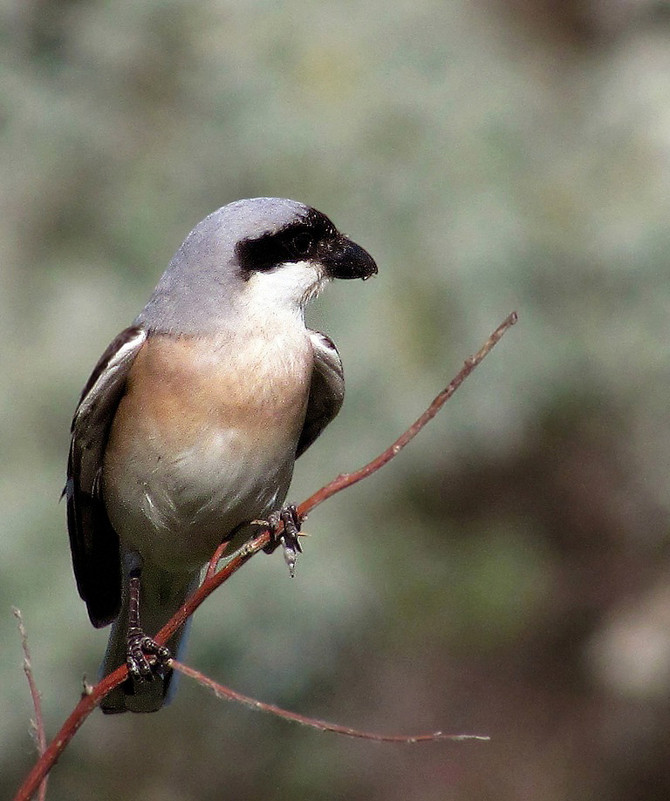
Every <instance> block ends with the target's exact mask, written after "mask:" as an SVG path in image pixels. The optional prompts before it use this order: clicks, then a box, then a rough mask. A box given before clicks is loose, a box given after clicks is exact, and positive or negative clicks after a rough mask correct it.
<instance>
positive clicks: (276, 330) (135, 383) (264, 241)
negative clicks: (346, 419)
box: [65, 198, 377, 712]
mask: <svg viewBox="0 0 670 801" xmlns="http://www.w3.org/2000/svg"><path fill="white" fill-rule="evenodd" d="M376 272H377V266H376V264H375V262H374V260H373V259H372V257H371V256H370V255H369V254H368V253H367V252H366V251H365V250H363V248H361V247H360V246H359V245H357V244H355V243H354V242H352V241H351V240H350V239H348V238H347V237H346V236H344V235H342V234H341V233H340V232H339V231H338V230H337V229H336V228H335V226H334V225H333V224H332V222H331V221H330V220H329V219H328V217H326V216H325V215H324V214H322V213H321V212H318V211H316V210H315V209H313V208H310V207H308V206H305V205H303V204H302V203H297V202H295V201H292V200H285V199H280V198H254V199H251V200H240V201H237V202H235V203H230V204H229V205H227V206H224V207H223V208H221V209H219V210H218V211H215V212H214V213H213V214H210V215H209V217H207V218H205V219H204V220H203V221H202V222H200V223H199V224H198V225H197V226H196V227H195V228H194V229H193V231H191V233H190V234H189V235H188V237H187V238H186V240H185V241H184V243H183V244H182V245H181V247H180V248H179V250H178V251H177V253H176V254H175V256H174V258H173V259H172V261H171V262H170V264H169V266H168V268H167V270H166V271H165V273H164V274H163V276H162V278H161V279H160V281H159V283H158V286H157V287H156V289H155V290H154V293H153V295H152V296H151V298H150V299H149V302H148V303H147V305H146V306H145V307H144V309H143V310H142V312H141V313H140V314H139V316H138V317H137V319H136V320H135V322H134V323H133V325H132V326H130V328H126V329H125V331H122V332H121V333H120V334H119V335H118V336H117V337H116V339H115V340H114V341H113V342H112V344H111V345H110V346H109V347H108V348H107V350H106V351H105V353H104V354H103V355H102V357H101V359H100V361H99V362H98V364H97V366H96V367H95V369H94V370H93V373H92V375H91V377H90V378H89V380H88V383H87V384H86V386H85V387H84V391H83V392H82V395H81V399H80V401H79V405H78V407H77V409H76V412H75V415H74V419H73V421H72V442H71V446H70V456H69V460H68V471H67V472H68V478H67V485H66V488H65V494H66V496H67V519H68V530H69V535H70V546H71V549H72V560H73V565H74V573H75V577H76V580H77V587H78V590H79V594H80V595H81V597H82V598H83V600H84V601H85V602H86V605H87V607H88V614H89V617H90V619H91V622H92V623H93V625H94V626H96V627H101V626H105V625H107V624H108V623H113V626H112V630H111V634H110V639H109V644H108V647H107V652H106V655H105V660H104V662H103V665H102V673H103V675H104V674H106V673H108V672H109V671H110V670H113V669H114V668H116V667H118V666H119V665H121V664H124V663H125V664H127V665H128V668H129V678H128V680H127V681H126V682H125V683H124V684H123V685H121V686H120V687H118V688H116V689H115V690H113V691H112V692H111V693H110V694H109V695H108V696H107V698H106V699H105V701H104V702H103V704H102V707H103V711H105V712H125V711H126V710H130V711H132V712H153V711H156V710H158V709H160V707H161V706H162V705H163V703H164V702H165V700H166V695H167V692H168V688H169V684H170V679H171V671H170V670H169V669H168V668H167V667H166V665H165V663H166V661H167V660H168V659H169V656H170V653H171V652H174V653H176V651H177V648H178V646H179V641H180V639H181V637H182V636H183V631H182V632H179V633H178V634H177V635H175V637H174V638H173V639H172V640H171V641H170V643H168V646H169V650H168V648H165V647H161V646H158V645H157V644H156V643H155V642H154V641H153V640H152V639H151V636H148V635H153V634H155V633H156V631H158V629H159V628H160V627H161V626H162V625H163V624H164V623H166V622H167V620H168V619H169V618H170V617H171V616H172V615H173V614H174V613H175V612H176V611H177V609H178V608H179V607H180V606H181V604H182V603H183V602H184V600H185V598H186V597H187V595H188V594H189V592H190V591H191V590H193V589H194V588H195V587H196V586H197V584H198V581H199V577H200V570H201V568H202V566H203V565H204V563H205V562H206V561H207V560H208V559H209V557H210V556H211V554H212V552H213V551H214V549H215V548H216V547H217V545H218V544H219V543H221V542H222V541H224V540H227V539H230V538H231V537H233V536H234V535H237V534H238V532H240V531H241V530H244V528H245V526H247V525H248V524H249V523H250V521H253V520H257V519H264V520H267V519H273V520H276V515H277V510H279V509H280V508H281V505H282V503H283V502H284V499H285V497H286V493H287V491H288V486H289V483H290V481H291V476H292V473H293V465H294V462H295V460H296V458H297V457H298V456H300V455H301V454H302V453H304V451H305V450H306V449H307V448H308V447H309V446H310V445H311V444H312V443H313V442H314V440H315V439H316V438H317V437H318V436H319V434H320V433H321V432H322V431H323V429H324V428H325V426H327V425H328V423H329V422H330V421H331V420H332V419H333V418H334V417H335V415H336V414H337V413H338V411H339V409H340V406H341V405H342V399H343V395H344V378H343V374H342V363H341V361H340V357H339V354H338V352H337V349H336V348H335V346H334V345H333V343H332V342H331V341H330V339H328V337H326V336H324V335H323V334H320V333H318V332H316V331H311V330H309V329H308V328H306V327H305V323H304V308H305V304H306V303H307V302H308V301H309V300H310V299H312V298H314V297H316V296H317V295H318V294H319V292H320V291H321V290H322V289H323V287H324V286H325V284H326V283H327V282H328V281H329V280H330V279H333V278H363V279H365V278H368V277H370V276H371V275H372V274H373V273H376ZM283 519H286V520H287V521H288V522H289V523H290V522H291V521H290V514H289V515H288V516H287V515H286V513H284V516H283ZM140 602H141V607H140ZM140 609H141V622H140ZM150 663H153V664H150Z"/></svg>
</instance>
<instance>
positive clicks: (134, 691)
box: [100, 566, 200, 714]
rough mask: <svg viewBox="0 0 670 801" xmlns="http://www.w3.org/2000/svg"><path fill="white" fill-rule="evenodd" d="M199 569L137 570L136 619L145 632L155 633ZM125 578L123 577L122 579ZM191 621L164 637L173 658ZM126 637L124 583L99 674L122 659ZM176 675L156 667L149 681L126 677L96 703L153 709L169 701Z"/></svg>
mask: <svg viewBox="0 0 670 801" xmlns="http://www.w3.org/2000/svg"><path fill="white" fill-rule="evenodd" d="M199 580H200V573H199V572H198V573H196V574H195V575H193V574H185V575H174V574H168V573H165V572H164V571H162V570H158V569H156V568H153V567H151V566H145V567H144V568H143V569H142V573H141V593H140V621H141V625H142V629H143V630H144V632H145V633H146V634H148V635H149V636H153V635H155V634H156V633H157V632H158V631H159V629H160V628H161V627H162V626H164V625H165V623H167V621H168V620H169V619H170V618H171V617H172V615H174V613H175V612H176V611H177V610H178V609H179V607H180V606H181V605H182V604H183V603H184V601H185V600H186V598H187V597H188V596H189V595H190V594H191V593H192V592H193V591H194V590H195V588H196V587H197V586H198V583H199ZM124 581H125V582H127V577H125V579H124ZM190 623H191V621H190V620H189V621H187V623H186V624H185V625H184V626H183V627H182V628H181V629H180V631H178V632H177V633H176V634H175V636H174V637H173V638H172V639H171V640H169V641H168V643H167V646H168V648H169V649H170V651H171V652H172V655H173V656H174V657H175V659H181V658H182V656H183V653H184V650H185V646H186V640H187V639H188V637H187V634H188V630H189V628H190ZM127 640H128V592H127V585H126V586H124V592H123V604H122V607H121V612H120V613H119V616H118V617H117V619H116V620H115V621H114V623H113V624H112V630H111V632H110V635H109V642H108V643H107V651H106V652H105V658H104V660H103V662H102V665H101V666H100V678H102V677H103V676H106V675H107V674H108V673H111V671H112V670H115V669H116V668H117V667H119V665H125V663H126V651H127V647H128V645H127ZM176 678H177V677H176V676H175V675H174V674H173V671H171V670H170V669H169V668H163V669H162V670H159V671H158V672H157V674H156V675H155V676H154V677H153V678H152V679H151V680H149V681H146V680H142V681H134V680H133V679H131V678H128V679H127V680H126V681H125V682H123V684H121V685H119V686H118V687H116V688H115V689H113V690H112V691H111V692H110V693H109V694H108V695H107V696H106V697H105V699H104V700H103V702H102V703H101V705H100V707H101V709H102V711H103V712H105V713H106V714H115V713H119V712H157V711H158V710H159V709H160V708H161V707H162V706H163V705H164V704H167V703H169V702H170V701H171V700H172V698H173V697H174V694H175V692H176V689H177V681H176Z"/></svg>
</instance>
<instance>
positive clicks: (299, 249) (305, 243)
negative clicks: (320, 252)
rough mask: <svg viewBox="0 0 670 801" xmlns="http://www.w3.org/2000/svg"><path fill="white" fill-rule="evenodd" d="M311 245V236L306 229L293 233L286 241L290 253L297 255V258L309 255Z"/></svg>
mask: <svg viewBox="0 0 670 801" xmlns="http://www.w3.org/2000/svg"><path fill="white" fill-rule="evenodd" d="M312 245H313V240H312V237H311V236H310V234H308V233H307V232H306V231H302V232H301V233H299V234H295V235H294V236H292V237H291V239H290V240H289V241H288V243H287V246H288V250H289V252H290V253H291V255H292V256H297V257H298V258H304V257H306V256H309V254H310V252H311V250H312Z"/></svg>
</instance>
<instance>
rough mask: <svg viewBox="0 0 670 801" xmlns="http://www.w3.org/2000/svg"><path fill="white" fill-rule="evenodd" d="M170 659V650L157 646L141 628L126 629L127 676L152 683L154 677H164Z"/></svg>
mask: <svg viewBox="0 0 670 801" xmlns="http://www.w3.org/2000/svg"><path fill="white" fill-rule="evenodd" d="M171 658H172V654H171V653H170V649H169V648H166V647H165V646H164V645H159V644H158V643H157V642H156V641H155V640H154V639H152V638H151V637H148V636H147V635H146V634H145V633H144V632H143V631H142V629H141V628H139V627H137V626H133V627H131V628H129V629H128V640H127V650H126V665H127V667H128V674H129V675H130V676H131V677H132V678H133V679H135V680H136V681H152V680H153V678H154V677H155V676H161V677H162V676H164V668H165V667H166V666H167V663H168V662H169V661H170V659H171Z"/></svg>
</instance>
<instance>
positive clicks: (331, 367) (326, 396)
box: [296, 331, 344, 458]
mask: <svg viewBox="0 0 670 801" xmlns="http://www.w3.org/2000/svg"><path fill="white" fill-rule="evenodd" d="M309 336H310V339H311V341H312V349H313V351H314V369H313V372H312V383H311V386H310V389H309V401H308V403H307V414H306V415H305V423H304V425H303V428H302V433H301V435H300V439H299V440H298V448H297V451H296V458H297V457H298V456H300V455H301V454H303V453H304V452H305V451H306V450H307V448H309V446H310V445H311V444H312V443H313V442H314V440H315V439H316V438H317V437H318V436H319V434H321V432H322V431H323V429H324V428H325V427H326V426H327V425H328V423H330V421H331V420H333V418H334V417H335V416H336V415H337V413H338V412H339V411H340V408H341V406H342V401H343V400H344V373H343V371H342V361H341V360H340V354H339V353H338V352H337V348H336V347H335V345H334V344H333V342H332V340H331V339H329V338H328V337H327V336H326V335H325V334H321V333H320V332H319V331H310V332H309Z"/></svg>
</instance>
